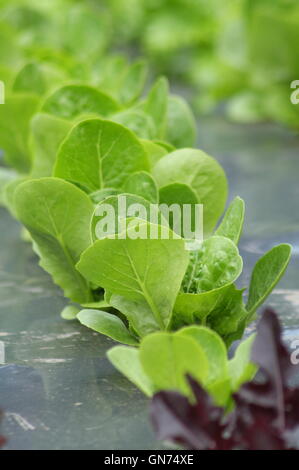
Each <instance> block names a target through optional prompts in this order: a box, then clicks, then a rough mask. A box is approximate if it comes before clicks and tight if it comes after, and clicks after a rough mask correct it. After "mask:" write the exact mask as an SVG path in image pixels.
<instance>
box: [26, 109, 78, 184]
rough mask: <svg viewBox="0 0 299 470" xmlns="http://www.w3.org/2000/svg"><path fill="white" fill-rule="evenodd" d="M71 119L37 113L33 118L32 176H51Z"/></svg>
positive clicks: (69, 127)
mask: <svg viewBox="0 0 299 470" xmlns="http://www.w3.org/2000/svg"><path fill="white" fill-rule="evenodd" d="M71 127H72V125H71V123H70V122H69V121H66V120H64V119H60V118H58V117H56V116H51V115H50V114H44V113H37V114H35V116H34V117H33V118H32V120H31V148H32V153H33V159H32V160H33V161H32V172H31V175H32V177H40V176H51V175H52V172H53V167H54V164H55V159H56V154H57V151H58V148H59V145H60V144H61V142H62V141H63V139H64V138H65V136H66V135H67V134H68V132H69V131H70V129H71Z"/></svg>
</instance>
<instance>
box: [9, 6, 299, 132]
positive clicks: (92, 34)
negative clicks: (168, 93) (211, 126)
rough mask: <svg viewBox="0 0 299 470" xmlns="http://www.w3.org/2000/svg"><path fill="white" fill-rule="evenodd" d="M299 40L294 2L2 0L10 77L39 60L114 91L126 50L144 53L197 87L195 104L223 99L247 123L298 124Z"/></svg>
mask: <svg viewBox="0 0 299 470" xmlns="http://www.w3.org/2000/svg"><path fill="white" fill-rule="evenodd" d="M298 44H299V3H298V1H297V0H226V1H225V2H224V1H223V0H209V1H206V0H85V1H82V0H81V1H79V0H78V1H76V0H43V1H37V0H0V64H1V65H0V78H1V79H5V81H6V82H7V83H9V82H11V76H12V73H11V68H12V67H13V68H14V69H15V70H18V69H21V68H22V66H24V65H25V63H26V62H28V61H33V60H34V61H39V62H42V63H44V64H47V67H49V66H50V68H51V73H52V74H54V75H55V76H57V74H58V75H61V74H62V75H65V76H66V77H71V78H72V80H74V79H78V80H80V81H82V80H84V79H88V80H89V81H90V77H92V83H93V84H95V85H98V86H100V85H104V86H105V87H111V89H113V88H114V89H116V88H117V87H118V83H117V80H118V78H119V77H120V75H121V74H122V72H123V71H124V70H125V68H126V60H125V59H124V58H123V57H126V56H129V57H132V56H133V57H136V56H137V57H139V56H142V57H145V58H146V59H147V60H148V61H149V62H150V64H151V70H153V71H154V72H153V73H159V74H161V73H167V74H168V75H172V76H173V77H174V79H175V80H176V83H179V84H182V85H184V86H187V88H188V89H191V90H193V95H192V103H191V104H192V105H193V107H194V108H195V109H196V110H197V111H198V112H203V113H210V112H212V111H213V110H215V109H217V108H218V107H219V104H222V103H225V110H226V112H227V114H228V116H229V117H230V118H232V119H236V120H238V121H243V122H256V121H261V120H275V121H279V122H282V123H284V124H287V125H290V126H297V127H298V125H299V107H298V106H295V105H293V104H292V103H291V102H290V94H291V89H290V83H291V82H292V81H293V80H296V79H298V78H299V48H298ZM107 52H109V54H107ZM111 52H113V55H111ZM137 86H138V85H137Z"/></svg>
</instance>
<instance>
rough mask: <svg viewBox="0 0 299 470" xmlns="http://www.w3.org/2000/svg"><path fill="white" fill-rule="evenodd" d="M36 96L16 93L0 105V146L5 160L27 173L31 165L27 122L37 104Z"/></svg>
mask: <svg viewBox="0 0 299 470" xmlns="http://www.w3.org/2000/svg"><path fill="white" fill-rule="evenodd" d="M38 102H39V100H38V97H37V96H34V95H29V94H17V95H13V96H10V97H9V96H8V97H6V101H5V104H2V105H0V148H1V150H4V158H5V161H6V162H7V163H8V164H9V165H10V166H11V167H13V168H15V169H16V170H17V171H19V172H21V173H27V172H28V171H29V170H30V166H31V156H30V150H29V142H28V139H29V123H30V119H31V117H32V116H33V114H34V113H35V111H36V109H37V106H38Z"/></svg>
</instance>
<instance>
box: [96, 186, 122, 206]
mask: <svg viewBox="0 0 299 470" xmlns="http://www.w3.org/2000/svg"><path fill="white" fill-rule="evenodd" d="M118 194H121V191H120V190H119V189H115V188H104V189H98V190H97V191H94V192H93V193H90V194H89V197H90V199H91V200H92V202H94V203H95V204H98V203H99V202H102V201H104V199H106V198H108V197H110V196H117V195H118Z"/></svg>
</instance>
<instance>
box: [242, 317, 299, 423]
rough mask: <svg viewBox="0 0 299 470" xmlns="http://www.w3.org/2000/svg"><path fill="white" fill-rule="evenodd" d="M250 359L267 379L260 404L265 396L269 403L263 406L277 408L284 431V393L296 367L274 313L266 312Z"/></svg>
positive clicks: (278, 417)
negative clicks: (282, 338) (293, 364)
mask: <svg viewBox="0 0 299 470" xmlns="http://www.w3.org/2000/svg"><path fill="white" fill-rule="evenodd" d="M251 359H252V361H253V362H254V363H255V364H257V365H259V366H260V368H261V371H262V373H263V374H265V376H266V379H267V383H266V386H265V387H263V390H262V389H261V390H260V393H259V395H257V396H258V397H259V398H258V400H261V398H262V396H263V398H264V400H266V401H267V404H266V403H264V406H267V407H270V406H273V407H275V408H276V411H277V422H278V425H279V426H280V427H281V428H283V427H284V425H285V422H284V393H283V389H284V386H285V385H286V384H287V379H288V377H289V376H290V375H291V371H292V372H293V370H292V369H293V366H292V365H291V361H290V355H289V352H288V350H287V348H286V347H285V345H284V344H283V342H282V340H281V326H280V324H279V320H278V318H277V316H276V314H275V312H274V311H273V310H271V309H266V310H265V311H264V313H263V316H262V318H261V320H260V322H259V325H258V329H257V335H256V338H255V341H254V343H253V347H252V355H251ZM266 388H267V393H266V390H265V389H266ZM261 392H263V394H261ZM252 397H253V395H252Z"/></svg>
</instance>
